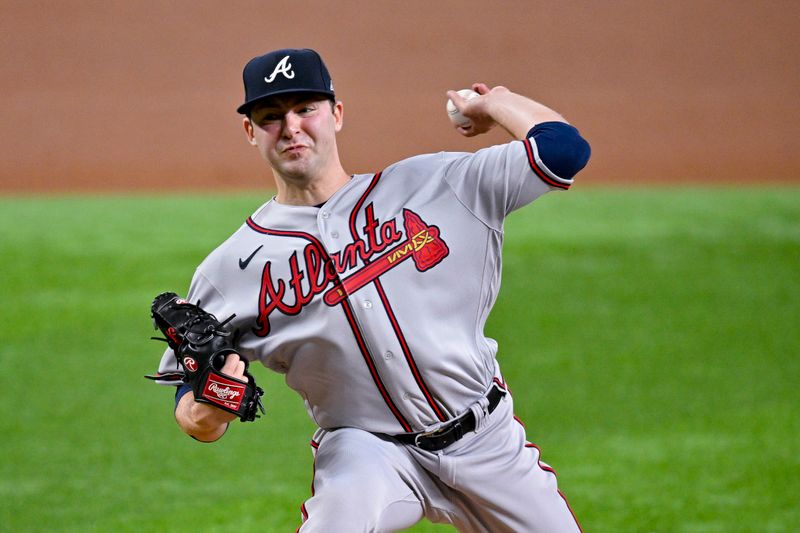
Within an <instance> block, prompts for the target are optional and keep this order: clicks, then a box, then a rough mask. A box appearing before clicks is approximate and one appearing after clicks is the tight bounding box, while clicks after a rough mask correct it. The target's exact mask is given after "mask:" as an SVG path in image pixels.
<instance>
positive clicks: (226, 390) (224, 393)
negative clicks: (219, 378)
mask: <svg viewBox="0 0 800 533" xmlns="http://www.w3.org/2000/svg"><path fill="white" fill-rule="evenodd" d="M208 390H209V391H211V392H213V393H214V394H216V396H217V398H219V399H220V400H230V399H232V398H236V397H237V396H240V395H241V394H242V392H241V391H238V390H233V389H231V388H230V387H228V386H225V387H223V386H221V385H220V384H219V383H215V382H212V383H211V385H209V386H208Z"/></svg>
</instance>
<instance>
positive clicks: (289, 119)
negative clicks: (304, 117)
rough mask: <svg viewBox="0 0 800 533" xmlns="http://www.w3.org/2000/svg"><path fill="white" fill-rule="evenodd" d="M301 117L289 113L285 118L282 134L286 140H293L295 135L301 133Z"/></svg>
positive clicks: (291, 112)
mask: <svg viewBox="0 0 800 533" xmlns="http://www.w3.org/2000/svg"><path fill="white" fill-rule="evenodd" d="M300 120H301V119H300V115H298V114H297V113H295V112H293V111H289V112H288V113H286V115H284V117H283V130H282V131H281V133H282V134H283V136H284V137H286V138H291V137H293V136H294V134H295V133H297V132H298V131H300Z"/></svg>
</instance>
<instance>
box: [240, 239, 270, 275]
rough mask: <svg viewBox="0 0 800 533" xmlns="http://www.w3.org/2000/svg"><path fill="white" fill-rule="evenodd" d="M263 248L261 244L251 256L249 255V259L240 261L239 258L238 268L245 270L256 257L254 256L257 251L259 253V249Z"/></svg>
mask: <svg viewBox="0 0 800 533" xmlns="http://www.w3.org/2000/svg"><path fill="white" fill-rule="evenodd" d="M263 246H264V245H263V244H262V245H261V246H259V247H258V248H256V249H255V250H253V253H252V254H250V257H248V258H247V259H245V260H244V261H242V258H241V257H240V258H239V268H241V269H242V270H244V269H245V268H247V265H249V264H250V261H252V260H253V258H254V257H255V256H256V254H257V253H258V251H259V250H260V249H261V248H262V247H263Z"/></svg>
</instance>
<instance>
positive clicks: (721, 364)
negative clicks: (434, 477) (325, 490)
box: [0, 0, 800, 533]
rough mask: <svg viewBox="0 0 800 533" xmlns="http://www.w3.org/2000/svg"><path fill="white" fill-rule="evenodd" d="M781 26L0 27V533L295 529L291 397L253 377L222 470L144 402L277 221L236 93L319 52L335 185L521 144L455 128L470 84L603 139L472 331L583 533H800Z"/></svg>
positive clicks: (683, 17) (342, 5)
mask: <svg viewBox="0 0 800 533" xmlns="http://www.w3.org/2000/svg"><path fill="white" fill-rule="evenodd" d="M798 15H800V3H797V2H791V1H764V2H744V1H741V0H734V1H722V0H718V1H710V0H697V1H688V0H673V1H669V2H666V1H655V0H638V1H633V0H619V1H606V2H577V1H573V0H566V1H561V2H545V1H541V0H524V1H523V0H506V1H494V2H491V1H481V2H479V1H477V0H460V1H453V0H440V1H430V0H428V1H420V0H405V1H403V2H389V1H386V0H372V1H355V0H342V1H338V2H337V1H319V2H310V1H304V0H292V1H279V0H260V1H252V0H236V1H232V2H213V1H211V0H192V1H189V0H170V1H153V0H141V1H119V0H118V1H113V0H105V1H99V0H83V1H79V0H60V1H49V2H48V1H44V0H27V1H22V0H0V53H2V69H0V92H1V94H2V97H3V99H2V102H0V110H2V111H1V112H2V120H0V298H2V302H3V304H4V305H0V367H2V368H3V370H4V371H3V372H0V391H2V393H3V397H2V399H3V401H1V402H0V435H2V436H3V438H2V439H0V457H1V458H2V459H0V530H3V531H14V532H16V531H25V532H28V531H48V532H49V531H70V532H71V531H75V532H80V533H84V532H86V531H137V532H140V531H157V532H161V531H214V532H227V531H231V532H234V531H236V532H240V531H294V530H295V528H296V527H297V526H298V525H299V523H300V513H299V506H300V504H301V503H302V502H303V501H304V500H305V499H306V498H307V497H308V496H309V489H310V478H311V472H312V459H311V454H310V451H309V447H308V441H309V438H310V436H311V434H312V433H313V431H314V429H315V428H314V425H313V423H312V422H311V420H310V419H309V418H308V417H307V415H306V413H305V410H304V409H303V405H302V401H301V400H300V398H299V397H298V395H297V394H295V393H294V392H293V391H292V390H290V389H289V388H288V387H286V386H285V384H284V383H283V378H282V376H280V375H278V374H274V373H272V372H268V371H267V370H266V369H265V368H264V367H263V366H261V365H253V367H252V368H253V372H254V374H255V375H256V377H257V379H258V380H259V384H261V385H262V386H263V387H264V388H265V390H266V391H267V401H266V402H265V403H266V404H267V409H268V413H267V416H265V417H263V419H261V420H259V421H258V423H256V424H241V425H238V426H236V429H235V430H233V429H232V430H231V431H229V432H228V434H226V436H225V438H224V440H222V441H221V442H219V443H218V444H215V445H212V446H203V445H199V444H198V443H196V442H195V441H193V440H191V439H189V438H187V437H185V436H183V435H182V434H181V433H180V431H179V429H178V428H177V426H176V424H175V423H174V420H173V416H172V391H171V390H168V389H165V388H163V387H156V386H155V385H153V384H152V383H150V382H149V381H147V380H145V379H143V378H142V376H143V375H144V374H146V373H150V372H152V371H154V370H155V365H156V363H157V361H158V360H159V358H160V355H161V351H162V349H163V346H162V345H161V344H157V343H155V342H153V341H151V340H149V337H150V336H151V335H152V334H153V329H152V321H151V319H150V316H149V312H148V311H149V307H150V303H151V302H152V299H153V297H154V296H155V295H156V294H158V293H160V292H162V291H165V290H172V291H175V292H178V293H185V291H186V288H187V287H188V285H189V281H190V279H191V276H192V272H193V271H194V268H195V266H196V265H197V264H199V263H200V261H202V259H203V258H204V257H205V256H206V255H207V254H208V253H209V251H210V250H212V249H213V248H214V247H216V246H217V245H218V244H219V243H220V242H222V241H223V240H224V239H226V238H227V237H228V236H229V235H230V234H231V233H232V232H233V231H235V230H236V228H237V227H239V226H240V225H241V224H242V222H243V220H244V219H245V217H246V216H247V215H248V214H250V213H252V212H253V211H254V210H255V209H257V208H258V206H259V205H261V204H262V203H263V202H264V201H265V200H266V199H267V198H268V197H269V196H270V195H271V189H272V187H273V182H272V176H271V173H270V171H269V169H268V167H267V165H266V164H265V163H264V162H263V161H262V160H261V159H260V157H259V155H258V153H257V152H256V150H254V149H253V148H252V147H251V146H249V145H248V144H247V143H246V142H245V138H244V134H243V132H242V123H241V120H242V119H241V116H240V115H238V114H236V112H235V109H236V107H237V106H238V105H239V104H240V103H241V102H242V98H243V90H242V87H241V71H242V68H243V66H244V64H245V63H246V62H247V61H248V60H249V59H250V58H252V57H254V56H256V55H260V54H262V53H264V52H266V51H269V50H272V49H276V48H284V47H311V48H315V49H317V50H318V51H319V52H320V53H321V54H322V56H323V57H324V58H325V61H326V63H327V64H328V67H329V68H330V70H331V72H332V74H333V78H334V82H335V85H336V90H337V95H338V97H339V98H340V99H342V100H343V101H344V104H345V126H344V130H343V132H342V133H341V134H340V136H339V145H340V148H341V153H342V156H343V162H344V165H345V168H346V169H347V170H348V171H350V172H353V173H362V172H364V173H366V172H374V171H378V170H380V169H382V168H384V167H385V166H386V165H388V164H390V163H393V162H394V161H397V160H398V159H401V158H404V157H407V156H410V155H413V154H417V153H422V152H435V151H440V150H457V151H461V150H463V151H471V150H475V149H478V148H480V147H483V146H486V145H488V144H494V143H498V142H504V141H506V140H507V135H506V134H505V133H503V132H502V131H493V132H491V133H490V134H488V135H486V136H480V137H478V138H475V139H465V138H463V137H461V136H460V135H458V134H457V133H456V132H455V131H454V130H453V128H452V126H451V125H450V123H449V121H448V119H447V117H446V114H445V102H446V95H445V91H446V90H448V89H457V88H463V87H468V86H469V85H470V84H471V83H473V82H478V81H481V82H485V83H487V84H489V85H498V84H501V85H505V86H507V87H509V88H511V89H512V90H514V91H516V92H519V93H522V94H525V95H529V96H531V97H533V98H534V99H536V100H539V101H541V102H543V103H545V104H547V105H549V106H551V107H553V108H554V109H556V110H558V111H560V112H561V113H563V114H564V116H565V117H566V118H567V119H568V120H569V121H570V122H572V123H573V124H574V125H575V126H576V127H577V128H578V129H579V130H580V131H581V133H582V134H583V135H584V136H585V137H586V138H587V139H588V140H589V141H590V143H591V145H592V150H593V153H592V159H591V161H590V162H589V164H588V166H587V167H586V169H585V170H584V171H582V172H581V173H580V174H579V175H578V177H577V179H576V183H575V185H574V186H573V187H572V189H571V190H570V191H569V193H567V194H554V195H547V196H545V197H544V198H542V199H541V200H539V201H537V202H536V203H535V205H534V206H533V207H532V208H530V209H521V210H519V211H517V212H515V213H513V214H512V215H511V216H510V217H509V218H508V220H507V221H506V222H507V224H506V229H507V232H506V234H505V238H504V262H503V288H502V290H501V293H500V296H499V298H498V301H497V304H496V305H495V307H494V309H493V311H492V315H491V317H490V320H489V321H488V323H487V328H486V334H487V335H488V336H490V337H492V338H494V339H497V341H498V343H499V346H500V347H501V349H500V361H501V364H502V365H503V370H504V377H505V378H506V379H507V380H508V382H509V384H510V386H511V388H512V390H513V391H514V393H515V413H516V414H517V415H518V416H519V417H520V419H521V420H523V421H524V422H525V424H526V427H527V432H528V433H527V434H528V438H529V439H530V440H531V441H532V442H535V443H536V444H537V445H539V446H541V448H542V450H543V457H544V459H545V461H546V462H547V463H548V464H550V465H552V466H553V467H554V468H555V469H556V470H557V471H558V472H559V487H560V488H561V489H562V490H563V491H564V492H565V494H567V495H568V496H569V498H570V502H571V504H572V506H573V509H574V510H575V512H576V514H577V516H578V517H579V518H580V519H581V523H582V524H583V525H584V527H585V530H586V531H591V532H594V533H603V532H614V533H618V532H636V533H639V532H641V533H654V532H658V533H683V532H686V533H694V532H702V533H712V532H714V533H716V532H720V533H722V532H725V533H732V532H734V533H737V532H741V533H751V532H754V531H758V532H766V533H773V532H774V533H783V532H789V531H796V530H797V524H799V523H800V505H798V494H800V416H798V406H800V357H798V354H800V328H798V327H797V324H798V321H800V275H799V274H800V273H799V272H798V267H799V266H800V262H798V258H800V127H799V126H798V123H800V106H798V102H797V92H798V87H800V83H798V82H800V69H798V64H799V62H798V57H800V35H798V33H800V32H799V31H798V29H797V28H798V25H797V20H798V18H799V17H798ZM764 185H767V186H766V187H765V186H764ZM193 502H203V503H202V510H199V508H198V507H192V503H193ZM409 531H414V533H428V532H434V531H435V532H437V533H439V532H442V531H453V529H452V528H451V527H447V526H433V525H430V524H427V523H422V524H419V525H418V526H415V527H414V528H413V529H411V530H409ZM337 533H338V532H337Z"/></svg>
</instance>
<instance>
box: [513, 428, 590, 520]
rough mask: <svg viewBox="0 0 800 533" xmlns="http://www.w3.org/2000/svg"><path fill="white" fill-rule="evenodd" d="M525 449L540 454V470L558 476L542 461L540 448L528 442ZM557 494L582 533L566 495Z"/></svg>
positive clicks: (538, 462)
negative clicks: (532, 449)
mask: <svg viewBox="0 0 800 533" xmlns="http://www.w3.org/2000/svg"><path fill="white" fill-rule="evenodd" d="M515 418H516V417H515ZM525 447H526V448H534V449H535V450H536V451H537V452H539V458H538V459H537V460H536V463H537V464H538V465H539V468H541V469H542V470H544V471H545V472H550V473H551V474H553V476H556V471H555V470H553V467H551V466H550V465H548V464H545V463H543V462H542V460H541V459H542V450H541V449H539V447H538V446H537V445H535V444H533V443H531V442H526V443H525ZM556 477H557V476H556ZM556 492H558V495H559V496H561V499H562V500H564V504H566V506H567V509H568V510H569V514H571V515H572V519H573V520H575V525H576V526H578V530H579V531H581V532H582V531H583V528H582V527H581V525H580V523H579V522H578V517H577V516H575V512H574V511H573V510H572V507H570V505H569V502H568V501H567V497H566V496H564V493H563V492H561V490H560V489H557V490H556Z"/></svg>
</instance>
